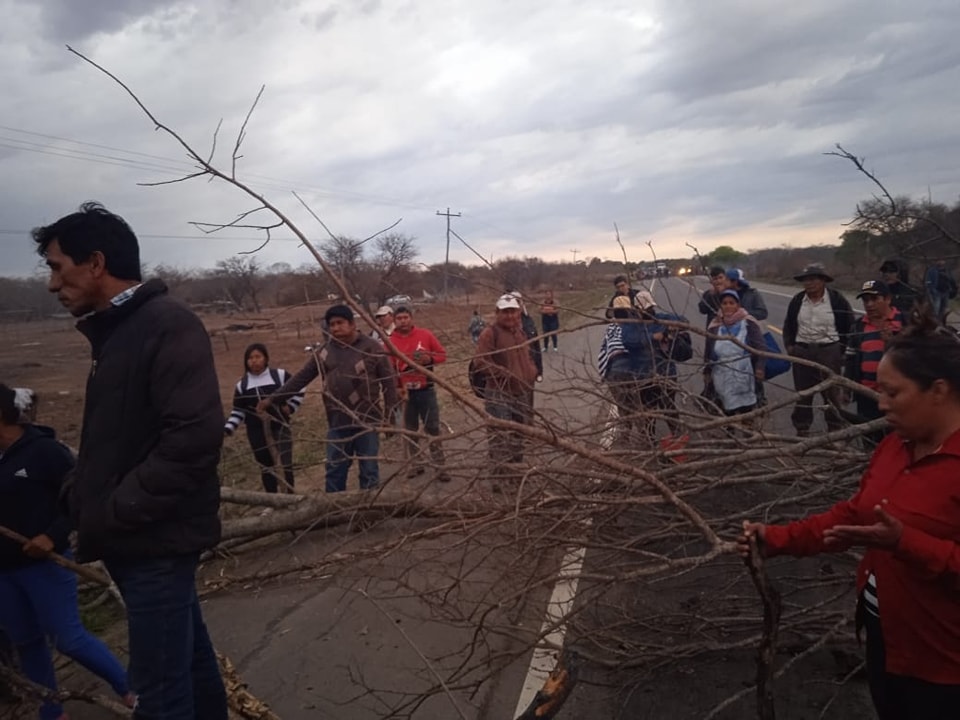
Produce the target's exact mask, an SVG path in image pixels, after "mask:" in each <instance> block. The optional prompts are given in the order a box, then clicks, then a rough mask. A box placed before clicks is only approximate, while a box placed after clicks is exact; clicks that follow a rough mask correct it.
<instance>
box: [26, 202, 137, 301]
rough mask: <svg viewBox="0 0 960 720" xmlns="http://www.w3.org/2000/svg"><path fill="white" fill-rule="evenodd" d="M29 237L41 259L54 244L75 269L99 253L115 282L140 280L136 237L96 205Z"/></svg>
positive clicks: (86, 206) (120, 220) (88, 204)
mask: <svg viewBox="0 0 960 720" xmlns="http://www.w3.org/2000/svg"><path fill="white" fill-rule="evenodd" d="M31 235H33V240H34V242H35V243H37V253H38V254H39V255H40V256H41V257H45V256H46V254H47V248H49V247H50V243H52V242H53V241H54V240H56V241H57V242H58V243H59V245H60V250H61V251H63V254H64V255H66V256H68V257H69V258H70V259H71V260H73V262H74V263H76V264H78V265H79V264H80V263H83V262H86V261H87V260H89V259H90V256H91V255H93V254H94V253H95V252H100V253H102V254H103V258H104V264H105V266H106V269H107V272H109V273H110V274H111V275H112V276H113V277H115V278H116V279H118V280H136V281H138V282H139V281H140V280H142V279H143V277H142V274H141V271H140V243H139V242H138V241H137V236H136V235H134V233H133V230H131V229H130V226H129V225H127V222H126V221H125V220H124V219H123V218H122V217H120V216H119V215H114V214H113V213H112V212H110V211H109V210H107V209H106V208H105V207H104V206H103V205H101V204H100V203H96V202H86V203H84V204H83V205H81V206H80V209H79V211H78V212H75V213H71V214H70V215H65V216H64V217H62V218H60V219H59V220H57V221H56V222H55V223H53V224H52V225H45V226H43V227H37V228H34V229H33V231H32V232H31Z"/></svg>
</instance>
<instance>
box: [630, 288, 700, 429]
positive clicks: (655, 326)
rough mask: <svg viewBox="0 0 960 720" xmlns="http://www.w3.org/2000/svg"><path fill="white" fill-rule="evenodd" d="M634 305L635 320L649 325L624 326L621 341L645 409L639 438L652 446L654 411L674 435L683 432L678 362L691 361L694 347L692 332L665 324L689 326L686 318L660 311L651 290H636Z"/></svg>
mask: <svg viewBox="0 0 960 720" xmlns="http://www.w3.org/2000/svg"><path fill="white" fill-rule="evenodd" d="M615 302H616V299H615ZM633 306H634V312H635V313H636V317H637V318H638V319H640V320H644V321H646V322H642V323H637V322H633V323H625V324H623V327H622V331H621V340H622V343H623V346H624V348H625V349H626V351H627V354H628V356H629V358H630V363H629V371H630V373H631V374H632V375H633V376H634V377H635V378H636V381H637V383H638V390H639V400H640V403H639V404H640V407H641V408H642V409H643V415H642V417H641V418H640V419H639V422H638V423H637V428H638V429H639V430H640V438H639V439H640V441H641V442H644V443H645V444H653V443H654V442H655V433H656V415H653V414H652V413H651V411H653V412H654V413H660V414H662V415H663V417H664V419H665V420H666V422H667V425H668V427H669V428H670V432H671V434H673V435H677V434H679V432H680V425H679V422H678V420H677V418H678V413H677V409H676V404H675V403H674V396H675V395H676V392H677V380H676V378H677V362H683V361H686V360H689V359H690V358H691V357H692V356H693V346H692V343H691V339H690V333H689V331H686V330H683V329H682V328H679V327H677V326H676V325H668V324H666V323H683V324H688V320H687V318H685V317H683V316H682V315H674V314H671V313H664V312H658V311H657V303H656V301H655V300H654V299H653V295H652V294H651V293H650V291H649V290H637V291H636V294H635V295H634V297H633Z"/></svg>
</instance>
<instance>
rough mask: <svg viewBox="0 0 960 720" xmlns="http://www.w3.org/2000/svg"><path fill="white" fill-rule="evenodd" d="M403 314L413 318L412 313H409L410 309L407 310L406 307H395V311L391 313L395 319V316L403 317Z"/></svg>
mask: <svg viewBox="0 0 960 720" xmlns="http://www.w3.org/2000/svg"><path fill="white" fill-rule="evenodd" d="M403 314H407V315H409V316H410V317H413V313H412V312H411V311H410V308H408V307H407V306H406V305H399V306H397V309H396V310H394V311H393V316H394V317H396V316H397V315H403Z"/></svg>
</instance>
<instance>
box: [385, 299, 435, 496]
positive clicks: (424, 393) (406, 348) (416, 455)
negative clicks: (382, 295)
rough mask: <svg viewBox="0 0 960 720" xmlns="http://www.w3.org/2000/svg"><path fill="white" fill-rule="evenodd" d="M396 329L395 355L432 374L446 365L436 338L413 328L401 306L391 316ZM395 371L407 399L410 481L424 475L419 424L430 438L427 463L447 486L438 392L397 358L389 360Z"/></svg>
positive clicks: (405, 422) (405, 420)
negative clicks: (441, 365) (432, 465)
mask: <svg viewBox="0 0 960 720" xmlns="http://www.w3.org/2000/svg"><path fill="white" fill-rule="evenodd" d="M394 317H395V319H396V323H397V327H396V330H395V331H394V333H393V335H391V336H390V339H391V340H392V341H393V344H394V346H395V347H396V348H397V350H398V351H400V352H401V353H403V354H404V355H406V356H407V357H409V358H410V359H411V360H413V361H414V362H415V363H417V364H418V365H422V366H423V367H425V368H427V369H428V370H431V371H432V370H433V368H434V367H435V366H436V365H439V364H441V363H444V362H446V361H447V351H446V350H445V349H444V347H443V345H441V344H440V341H439V340H437V338H436V336H435V335H434V334H433V333H432V332H430V331H429V330H427V329H426V328H420V327H416V326H415V325H414V324H413V313H412V312H411V311H410V309H409V308H407V307H405V306H402V305H401V306H400V307H398V308H397V309H396V312H395V313H394ZM391 360H392V362H393V363H394V366H395V368H396V370H397V375H398V377H399V384H400V394H401V397H404V398H405V399H406V407H405V408H404V411H403V427H404V430H406V431H407V433H408V434H407V435H406V436H405V442H406V444H407V456H408V459H409V460H410V461H411V462H412V463H413V465H412V466H411V468H410V469H409V471H408V475H409V476H410V477H413V476H416V475H421V474H423V472H424V471H425V469H426V468H425V467H424V463H423V458H422V452H421V448H420V441H419V439H418V438H417V437H416V433H418V432H419V431H420V423H421V422H422V423H423V429H424V431H425V432H426V433H427V435H429V436H430V437H431V438H434V439H432V440H430V441H429V449H430V459H431V460H432V462H433V464H434V465H435V466H436V468H437V473H436V479H437V480H439V481H440V482H447V481H449V480H450V476H449V475H447V473H446V470H445V469H444V463H445V460H444V454H443V446H442V445H441V444H440V440H439V437H440V405H439V403H438V402H437V389H436V387H435V386H434V384H433V380H431V379H430V378H429V377H428V376H427V375H425V374H424V373H422V372H420V371H419V370H417V369H416V368H414V367H411V366H410V365H408V364H407V363H406V362H405V361H404V360H402V359H400V358H399V357H397V356H393V357H391Z"/></svg>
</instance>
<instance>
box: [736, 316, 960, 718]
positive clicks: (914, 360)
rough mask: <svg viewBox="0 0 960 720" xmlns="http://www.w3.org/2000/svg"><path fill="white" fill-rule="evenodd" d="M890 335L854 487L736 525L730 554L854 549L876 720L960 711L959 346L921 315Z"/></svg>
mask: <svg viewBox="0 0 960 720" xmlns="http://www.w3.org/2000/svg"><path fill="white" fill-rule="evenodd" d="M916 322H917V324H916V325H913V326H911V327H910V328H909V329H908V330H905V331H904V332H903V333H902V334H901V335H899V336H897V337H896V338H894V339H893V340H891V341H890V343H889V345H888V348H887V352H886V354H885V355H884V357H883V359H882V360H881V361H880V366H879V368H878V371H877V379H878V382H879V387H878V392H879V393H880V401H879V402H880V410H881V411H882V412H883V413H884V414H885V415H886V417H887V420H888V422H889V423H890V426H891V428H892V429H893V430H894V432H893V433H891V434H890V435H888V436H887V437H886V438H885V439H884V440H883V442H881V443H880V445H879V446H878V447H877V449H876V451H875V452H874V454H873V457H872V458H871V460H870V464H869V466H868V467H867V470H866V472H865V473H864V475H863V477H862V478H861V480H860V489H859V491H858V492H857V494H856V495H854V496H853V497H852V498H850V499H849V500H845V501H843V502H840V503H838V504H837V505H835V506H833V507H832V508H830V509H829V510H827V511H826V512H824V513H821V514H819V515H812V516H810V517H808V518H805V519H803V520H798V521H796V522H793V523H790V524H788V525H763V524H760V523H752V522H745V523H744V526H743V528H744V533H743V535H742V536H741V537H740V538H739V541H738V549H739V551H740V552H741V554H746V553H749V549H750V543H751V542H756V543H757V544H758V546H759V548H760V549H761V551H762V552H763V554H764V555H766V556H773V555H797V556H801V555H815V554H817V553H820V552H842V551H844V550H846V549H848V548H850V547H863V548H865V550H866V552H865V554H864V556H863V560H862V561H861V563H860V567H859V568H858V570H857V596H858V603H857V629H858V631H859V630H860V629H861V628H866V634H867V658H866V660H867V674H868V678H869V682H870V693H871V695H872V697H873V702H874V705H875V706H876V708H877V713H878V715H879V717H880V720H947V719H948V718H949V719H951V720H955V718H957V717H960V342H958V341H957V339H956V338H955V337H954V336H953V335H951V334H944V333H942V332H939V331H938V330H937V328H936V323H935V322H934V321H933V320H932V319H931V318H923V319H920V320H917V321H916Z"/></svg>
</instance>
